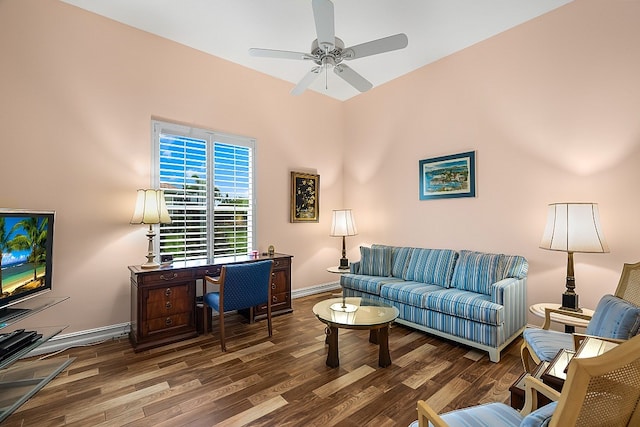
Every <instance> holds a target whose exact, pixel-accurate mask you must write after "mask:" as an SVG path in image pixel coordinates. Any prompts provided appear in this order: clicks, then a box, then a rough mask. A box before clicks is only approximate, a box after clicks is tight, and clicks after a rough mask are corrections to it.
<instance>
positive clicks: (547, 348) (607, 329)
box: [520, 262, 640, 373]
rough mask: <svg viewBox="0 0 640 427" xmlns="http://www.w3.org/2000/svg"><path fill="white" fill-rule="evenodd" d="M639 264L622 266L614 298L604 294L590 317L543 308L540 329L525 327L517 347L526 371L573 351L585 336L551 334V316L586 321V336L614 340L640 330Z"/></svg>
mask: <svg viewBox="0 0 640 427" xmlns="http://www.w3.org/2000/svg"><path fill="white" fill-rule="evenodd" d="M638 305H640V262H639V263H636V264H624V266H623V269H622V275H621V277H620V281H619V282H618V287H617V288H616V292H615V295H605V296H603V297H602V299H601V300H600V302H598V305H597V307H596V309H595V311H594V314H593V318H591V317H590V316H587V315H584V314H582V313H576V312H570V311H565V310H557V309H546V310H545V320H544V324H543V325H542V327H541V328H526V329H525V330H524V332H523V333H522V337H523V342H522V346H521V348H520V353H521V357H522V364H523V366H524V369H525V371H527V372H529V373H531V372H533V370H534V369H535V366H537V365H538V364H540V363H541V362H542V361H546V362H550V361H551V360H552V359H553V358H554V357H555V355H556V354H557V353H558V351H560V350H562V349H576V348H577V347H578V345H579V343H580V341H581V340H582V338H583V337H584V335H581V334H568V333H564V332H558V331H552V330H550V329H549V328H550V326H551V313H561V314H563V315H565V316H571V317H576V318H580V319H585V320H589V324H588V325H587V329H586V331H585V333H586V335H591V336H596V337H599V338H603V339H609V340H613V341H618V342H619V341H624V340H628V339H629V338H631V337H633V336H634V335H636V334H637V333H638V330H639V329H640V307H639V306H638Z"/></svg>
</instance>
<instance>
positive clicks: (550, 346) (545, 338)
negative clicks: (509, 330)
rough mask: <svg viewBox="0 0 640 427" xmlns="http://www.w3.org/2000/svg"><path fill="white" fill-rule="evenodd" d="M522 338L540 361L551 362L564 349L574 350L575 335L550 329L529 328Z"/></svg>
mask: <svg viewBox="0 0 640 427" xmlns="http://www.w3.org/2000/svg"><path fill="white" fill-rule="evenodd" d="M522 337H523V338H524V340H525V341H526V342H528V343H529V348H530V349H531V351H533V352H534V353H535V355H536V356H538V358H539V359H540V360H543V361H546V362H551V361H552V360H553V358H554V357H556V354H558V351H560V350H562V349H563V348H566V349H573V335H571V334H567V333H564V332H558V331H552V330H549V329H538V328H527V329H525V330H524V332H523V333H522Z"/></svg>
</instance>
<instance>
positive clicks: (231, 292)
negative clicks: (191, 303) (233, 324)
mask: <svg viewBox="0 0 640 427" xmlns="http://www.w3.org/2000/svg"><path fill="white" fill-rule="evenodd" d="M272 273H273V261H271V260H266V261H256V262H250V263H246V264H232V265H225V266H223V267H222V270H221V272H220V277H217V278H216V277H209V276H205V280H203V282H202V294H203V298H202V300H203V304H202V309H203V316H202V318H203V329H202V330H203V331H207V330H209V321H210V319H209V316H208V315H207V311H208V310H207V306H208V307H211V308H213V309H214V310H216V311H217V312H218V313H220V347H221V348H222V351H227V347H226V341H225V331H224V313H225V312H228V311H233V310H241V309H247V308H248V309H251V308H253V307H255V306H257V305H259V304H267V325H268V329H269V336H272V335H273V332H272V327H271V276H272ZM208 283H209V284H212V285H219V287H220V288H219V290H218V291H216V292H207V284H208Z"/></svg>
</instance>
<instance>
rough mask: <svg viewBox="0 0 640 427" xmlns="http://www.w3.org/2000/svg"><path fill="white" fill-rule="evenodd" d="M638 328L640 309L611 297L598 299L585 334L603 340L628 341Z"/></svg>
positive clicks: (606, 296) (639, 324)
mask: <svg viewBox="0 0 640 427" xmlns="http://www.w3.org/2000/svg"><path fill="white" fill-rule="evenodd" d="M638 326H640V308H639V307H638V306H636V305H635V304H632V303H630V302H629V301H625V300H623V299H622V298H618V297H615V296H613V295H605V296H603V297H602V298H601V299H600V302H598V305H597V306H596V309H595V311H594V313H593V317H592V318H591V320H590V321H589V325H587V330H586V334H587V335H596V336H599V337H604V338H617V339H621V340H628V339H630V338H632V337H633V336H635V335H636V333H637V332H638Z"/></svg>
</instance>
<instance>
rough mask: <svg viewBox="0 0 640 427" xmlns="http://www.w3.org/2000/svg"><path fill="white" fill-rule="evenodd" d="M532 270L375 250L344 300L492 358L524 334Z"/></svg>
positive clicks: (364, 253) (452, 255)
mask: <svg viewBox="0 0 640 427" xmlns="http://www.w3.org/2000/svg"><path fill="white" fill-rule="evenodd" d="M528 268H529V264H528V263H527V260H526V259H525V258H524V257H521V256H517V255H503V254H491V253H483V252H474V251H467V250H461V251H454V250H451V249H426V248H410V247H399V246H386V245H372V246H371V247H370V248H369V247H364V246H363V247H361V248H360V261H358V262H355V263H353V264H351V268H350V272H349V273H346V274H343V275H342V276H341V277H340V285H341V286H342V289H343V293H344V295H345V296H356V297H367V298H370V299H373V300H376V301H381V302H385V303H387V304H390V305H393V306H395V307H397V308H398V310H399V311H400V315H399V316H398V319H397V320H396V321H397V322H398V323H401V324H403V325H407V326H410V327H413V328H416V329H419V330H422V331H425V332H428V333H430V334H433V335H437V336H440V337H443V338H447V339H450V340H453V341H456V342H459V343H462V344H465V345H468V346H470V347H475V348H477V349H480V350H483V351H487V352H488V353H489V359H490V360H491V361H492V362H498V361H500V351H501V350H502V349H503V348H504V347H506V346H507V345H508V344H509V343H510V342H511V341H513V340H514V339H515V338H516V337H518V336H519V335H520V333H522V330H523V329H524V327H525V324H526V319H527V314H526V312H527V305H526V295H527V292H526V283H527V271H528Z"/></svg>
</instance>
